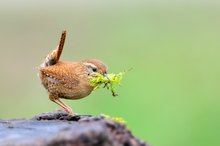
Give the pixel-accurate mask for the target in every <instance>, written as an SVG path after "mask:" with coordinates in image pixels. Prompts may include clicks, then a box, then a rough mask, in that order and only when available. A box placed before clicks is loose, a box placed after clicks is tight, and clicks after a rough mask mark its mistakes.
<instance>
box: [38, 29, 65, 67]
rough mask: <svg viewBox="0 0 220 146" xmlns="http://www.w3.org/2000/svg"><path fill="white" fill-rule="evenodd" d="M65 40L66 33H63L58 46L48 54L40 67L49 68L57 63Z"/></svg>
mask: <svg viewBox="0 0 220 146" xmlns="http://www.w3.org/2000/svg"><path fill="white" fill-rule="evenodd" d="M65 39H66V31H63V32H62V35H61V38H60V43H59V45H58V46H57V48H56V49H55V50H53V51H52V52H51V53H50V54H48V55H47V57H46V58H45V60H44V62H43V63H42V64H41V66H40V67H46V66H51V65H54V64H56V63H57V62H58V61H59V59H60V56H61V53H62V50H63V46H64V43H65Z"/></svg>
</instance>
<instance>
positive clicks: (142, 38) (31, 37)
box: [0, 0, 220, 146]
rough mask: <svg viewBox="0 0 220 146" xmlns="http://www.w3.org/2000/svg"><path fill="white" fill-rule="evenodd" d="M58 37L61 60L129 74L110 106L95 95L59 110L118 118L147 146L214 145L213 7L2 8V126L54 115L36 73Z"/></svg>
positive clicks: (217, 29)
mask: <svg viewBox="0 0 220 146" xmlns="http://www.w3.org/2000/svg"><path fill="white" fill-rule="evenodd" d="M62 30H67V33H68V34H67V40H66V44H65V48H64V52H63V54H62V57H61V59H62V60H68V61H78V60H82V59H86V58H98V59H100V60H103V61H104V62H105V63H106V64H107V65H108V66H109V72H113V73H118V72H120V71H122V70H124V69H129V68H131V67H132V68H133V70H132V71H131V72H129V73H127V74H126V76H125V78H124V80H123V86H122V87H121V88H118V93H119V96H118V97H117V98H114V97H112V96H111V94H110V92H108V91H106V90H102V89H100V90H97V91H96V92H94V93H93V94H92V95H90V96H89V97H87V98H84V99H82V100H77V101H66V103H68V104H69V105H70V106H71V107H72V108H73V109H74V110H75V111H76V112H78V113H82V114H93V115H99V114H101V113H104V114H107V115H111V116H115V117H123V118H124V119H125V120H126V121H127V125H128V127H129V128H130V129H132V131H133V133H134V135H136V136H137V137H139V138H140V139H143V140H146V141H148V142H149V143H150V144H151V145H153V146H185V145H187V146H207V145H210V146H219V145H220V141H219V136H220V90H219V80H220V2H218V1H214V0H211V1H210V0H200V1H199V0H198V1H196V0H193V1H192V0H185V1H183V0H168V1H163V0H156V1H153V0H150V1H148V0H145V1H140V0H130V1H128V0H127V1H126V0H117V1H114V0H112V1H108V0H106V1H105V0H99V1H98V0H94V1H92V0H78V1H76V0H75V1H67V0H63V1H56V0H49V1H33V0H20V1H16V0H14V1H13V0H7V1H6V0H1V1H0V32H1V33H0V51H1V53H0V56H1V57H0V65H1V71H0V81H1V82H0V118H4V119H5V118H19V117H26V118H29V117H32V116H33V115H35V114H39V113H42V112H46V111H53V110H55V109H56V108H58V106H57V105H55V104H54V103H52V102H50V101H49V100H48V97H47V92H46V90H45V89H44V88H43V87H42V86H41V85H40V81H39V79H38V77H37V67H38V66H39V64H40V63H41V62H42V61H43V59H44V57H45V56H46V55H47V54H48V53H49V52H50V51H51V50H52V49H54V48H55V47H56V46H57V44H58V41H59V38H60V33H61V31H62ZM0 132H1V131H0Z"/></svg>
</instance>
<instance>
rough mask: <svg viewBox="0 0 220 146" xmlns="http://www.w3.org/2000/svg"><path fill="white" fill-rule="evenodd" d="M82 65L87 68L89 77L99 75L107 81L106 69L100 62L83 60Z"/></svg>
mask: <svg viewBox="0 0 220 146" xmlns="http://www.w3.org/2000/svg"><path fill="white" fill-rule="evenodd" d="M83 63H84V64H85V65H86V67H87V68H88V70H89V75H91V76H95V75H97V74H101V75H103V76H105V77H106V78H107V79H109V78H108V76H107V71H108V67H107V66H106V65H105V64H104V63H103V62H102V61H100V60H97V59H89V60H84V61H83Z"/></svg>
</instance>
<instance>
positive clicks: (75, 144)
mask: <svg viewBox="0 0 220 146" xmlns="http://www.w3.org/2000/svg"><path fill="white" fill-rule="evenodd" d="M0 146H147V144H146V143H145V142H143V141H140V140H138V139H137V138H135V137H134V136H133V135H132V133H131V131H130V130H129V129H128V128H127V127H126V126H125V125H124V124H122V123H118V122H115V121H113V120H109V119H105V118H104V117H103V116H91V115H75V116H73V115H69V114H67V113H62V112H55V113H44V114H41V115H37V116H35V117H34V118H32V119H11V120H0Z"/></svg>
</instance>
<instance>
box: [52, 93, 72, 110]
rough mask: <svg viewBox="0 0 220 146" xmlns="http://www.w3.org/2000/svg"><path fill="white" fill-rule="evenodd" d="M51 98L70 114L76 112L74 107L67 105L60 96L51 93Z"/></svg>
mask: <svg viewBox="0 0 220 146" xmlns="http://www.w3.org/2000/svg"><path fill="white" fill-rule="evenodd" d="M49 99H50V100H51V101H53V102H55V103H56V104H58V105H60V106H61V107H62V108H63V109H64V110H65V111H66V112H68V113H70V114H74V113H73V111H72V109H71V108H70V107H69V106H68V105H66V104H65V103H64V102H63V101H61V100H60V99H59V98H56V97H54V96H51V95H50V96H49Z"/></svg>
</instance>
